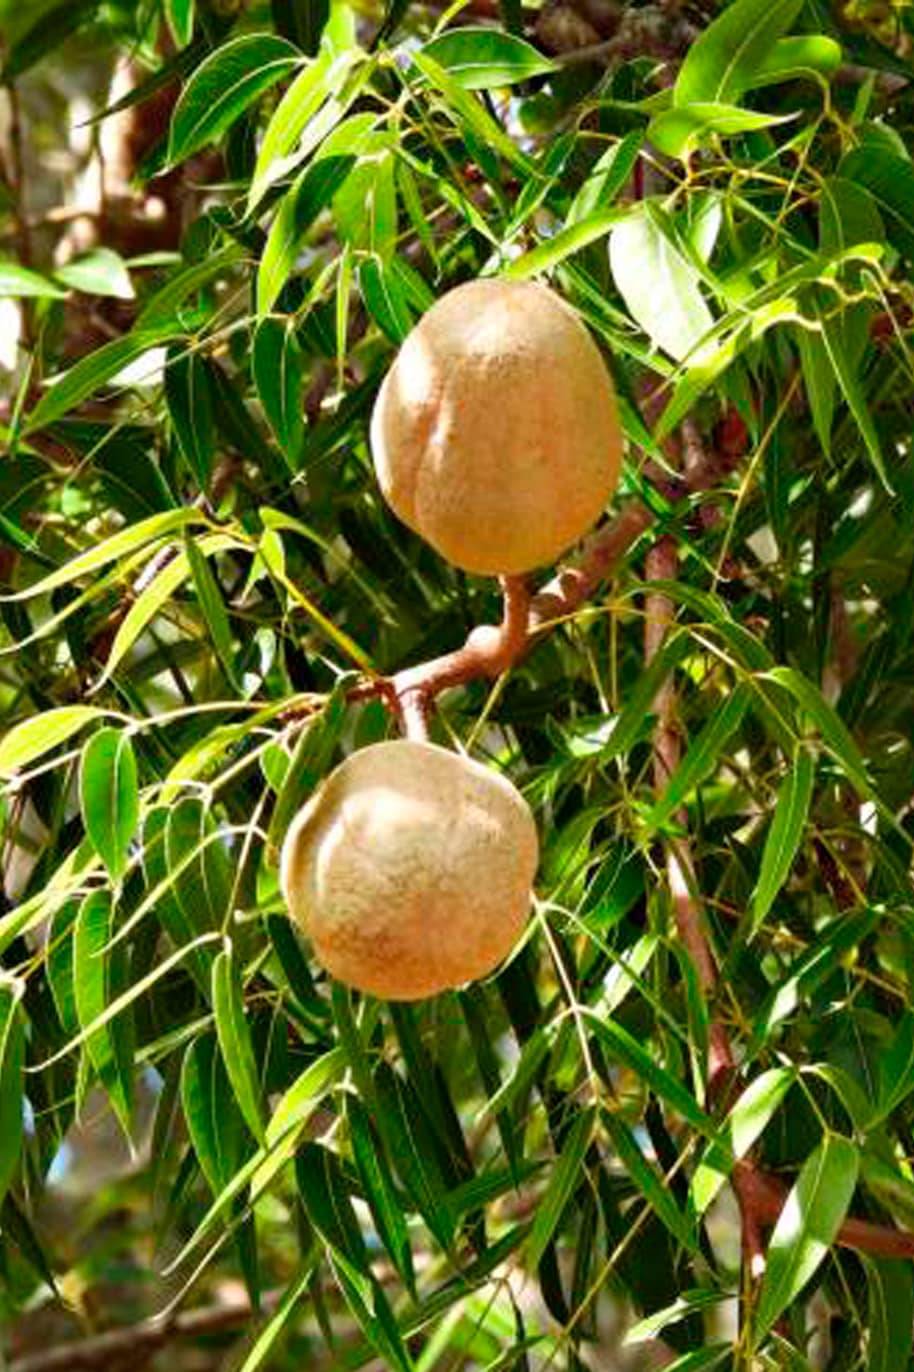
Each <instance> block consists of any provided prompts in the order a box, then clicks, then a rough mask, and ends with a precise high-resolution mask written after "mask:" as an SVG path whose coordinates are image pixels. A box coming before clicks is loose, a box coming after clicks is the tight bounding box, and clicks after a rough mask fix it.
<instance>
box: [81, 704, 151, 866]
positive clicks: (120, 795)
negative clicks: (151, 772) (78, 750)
mask: <svg viewBox="0 0 914 1372" xmlns="http://www.w3.org/2000/svg"><path fill="white" fill-rule="evenodd" d="M79 802H80V807H81V809H82V816H83V824H84V825H85V828H86V833H87V834H88V835H89V838H90V839H91V840H92V846H93V847H94V849H95V851H96V852H97V853H98V855H99V857H100V858H101V859H102V861H103V862H104V864H105V866H106V867H107V868H108V871H109V872H110V873H111V875H112V877H115V878H117V877H121V876H123V874H124V869H125V867H126V865H127V852H128V849H129V847H130V842H131V840H132V839H133V837H134V834H135V833H136V827H137V821H138V819H139V812H140V798H139V788H138V784H137V766H136V755H135V754H134V751H133V744H132V742H131V739H130V735H129V734H128V733H125V732H124V730H123V729H111V728H105V729H99V730H97V731H96V732H95V733H94V734H92V736H91V737H90V738H89V739H88V740H87V741H86V745H85V747H84V748H83V751H82V758H81V761H80V769H79Z"/></svg>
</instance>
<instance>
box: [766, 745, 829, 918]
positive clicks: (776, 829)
mask: <svg viewBox="0 0 914 1372" xmlns="http://www.w3.org/2000/svg"><path fill="white" fill-rule="evenodd" d="M815 776H816V764H815V761H814V759H813V757H812V754H811V753H810V752H809V751H808V749H806V748H798V749H797V751H796V753H795V754H794V757H793V759H792V763H791V766H790V768H789V769H788V771H787V775H786V776H785V777H784V780H783V781H782V782H781V786H780V789H779V791H778V799H777V804H776V806H775V810H774V818H773V819H772V821H771V828H770V829H769V831H768V837H767V838H766V839H765V847H764V849H763V851H762V862H761V867H760V869H759V877H758V882H757V883H756V887H755V892H754V894H753V898H752V932H753V933H755V932H756V931H757V930H758V929H759V927H760V926H761V925H762V924H763V923H764V921H765V919H766V918H767V915H768V912H769V910H770V909H771V907H772V905H773V904H774V901H775V898H776V897H777V894H778V892H779V891H780V889H781V887H782V886H783V885H784V882H785V881H786V880H787V877H788V875H789V874H790V869H791V867H792V866H793V862H794V859H795V857H796V855H797V853H798V851H799V848H800V844H801V843H802V841H803V830H804V828H805V826H806V819H807V816H808V814H809V803H810V801H811V799H812V791H813V785H814V783H815Z"/></svg>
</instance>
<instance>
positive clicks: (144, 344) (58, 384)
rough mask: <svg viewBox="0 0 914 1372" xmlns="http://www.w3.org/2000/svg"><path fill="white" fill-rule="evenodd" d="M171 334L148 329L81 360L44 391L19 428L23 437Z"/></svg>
mask: <svg viewBox="0 0 914 1372" xmlns="http://www.w3.org/2000/svg"><path fill="white" fill-rule="evenodd" d="M171 331H172V330H170V329H169V330H164V329H163V330H159V331H156V330H154V329H149V330H148V331H143V332H139V333H138V332H137V331H136V330H134V332H133V333H128V334H125V335H124V337H123V338H115V339H114V340H113V341H112V342H111V343H105V344H103V345H102V347H100V348H96V349H95V351H94V352H91V353H88V354H87V355H86V356H85V357H83V358H81V360H80V361H79V362H77V363H76V364H75V366H73V367H71V368H70V370H69V371H68V372H64V374H63V376H61V377H60V378H59V379H58V380H55V382H54V384H53V385H52V386H50V387H49V388H48V390H47V391H46V392H45V394H44V395H43V396H42V397H41V399H40V400H39V402H38V404H37V405H36V406H35V408H34V409H33V410H32V412H31V413H30V414H29V415H28V417H27V419H26V421H25V423H24V424H23V426H22V432H23V433H24V434H30V433H36V432H37V431H38V430H39V429H45V428H47V426H48V425H49V424H53V423H54V421H55V420H56V419H60V418H62V416H63V415H65V414H69V412H70V410H74V409H75V408H76V406H77V405H80V404H81V403H82V402H83V401H84V400H87V399H88V397H89V396H90V395H94V393H95V392H96V391H97V390H99V389H100V388H101V387H102V386H104V385H105V383H106V382H108V381H110V380H111V378H112V377H114V376H117V374H118V372H121V371H123V370H124V368H125V367H127V366H128V365H129V364H130V363H131V362H135V361H136V360H137V358H140V357H142V356H143V354H144V353H148V352H149V351H150V349H152V348H155V347H157V346H158V345H159V344H160V343H164V342H165V340H166V338H167V337H168V333H169V332H171Z"/></svg>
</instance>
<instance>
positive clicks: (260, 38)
mask: <svg viewBox="0 0 914 1372" xmlns="http://www.w3.org/2000/svg"><path fill="white" fill-rule="evenodd" d="M300 60H301V53H300V52H299V50H298V49H297V48H296V47H293V45H292V44H291V43H287V42H286V40H285V39H284V38H279V37H277V36H276V35H275V34H271V33H249V34H245V35H244V37H242V38H235V39H232V40H231V41H230V42H228V43H223V44H222V45H221V46H220V47H218V48H216V50H215V52H212V53H210V55H209V57H207V58H206V60H205V61H203V62H201V63H200V66H199V67H197V69H196V71H195V72H194V73H193V75H192V76H191V78H190V80H189V81H188V82H187V84H186V86H185V87H184V89H183V90H182V92H181V94H180V96H179V98H178V103H177V104H176V105H175V109H174V113H173V115H172V117H171V132H170V135H169V142H168V161H169V162H170V163H175V162H181V161H183V160H184V159H185V158H187V157H190V155H191V153H194V152H197V151H198V150H199V149H200V148H203V147H206V145H207V143H213V142H215V141H216V140H217V139H218V138H221V137H222V135H223V134H224V133H225V132H226V131H227V130H228V129H229V128H230V127H231V125H232V124H234V122H235V120H236V119H237V118H238V117H239V115H241V114H243V113H244V111H245V110H246V109H247V107H248V106H249V105H250V104H252V103H253V102H254V101H255V100H256V99H257V97H258V96H260V95H262V94H263V93H264V91H266V90H269V88H270V86H273V85H275V84H276V82H277V81H278V80H279V79H280V78H281V77H283V76H285V75H286V73H287V72H288V71H289V70H290V69H291V68H292V67H294V66H295V65H296V63H298V62H299V61H300Z"/></svg>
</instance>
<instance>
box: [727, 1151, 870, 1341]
mask: <svg viewBox="0 0 914 1372" xmlns="http://www.w3.org/2000/svg"><path fill="white" fill-rule="evenodd" d="M859 1166H860V1159H859V1156H858V1154H857V1149H856V1148H855V1147H854V1145H853V1144H852V1143H851V1142H850V1140H849V1139H845V1138H842V1137H840V1135H837V1134H826V1135H825V1136H824V1138H823V1139H822V1142H821V1143H820V1144H819V1146H818V1148H816V1149H815V1151H814V1152H813V1153H811V1154H810V1156H809V1157H808V1158H807V1159H806V1162H805V1163H804V1164H803V1168H802V1170H801V1172H800V1175H799V1177H798V1178H797V1181H796V1185H795V1186H794V1187H793V1189H792V1190H791V1192H790V1194H789V1195H788V1197H787V1199H786V1201H785V1202H784V1208H783V1210H782V1211H781V1215H780V1218H779V1219H778V1222H777V1224H776V1226H775V1229H774V1233H773V1234H772V1235H771V1242H770V1244H769V1246H768V1261H767V1266H766V1268H765V1276H764V1278H763V1280H762V1285H761V1289H760V1291H759V1296H758V1305H757V1306H756V1310H755V1318H754V1321H753V1336H754V1340H755V1343H756V1345H757V1344H758V1343H759V1341H760V1340H761V1339H762V1338H763V1336H764V1335H765V1334H766V1333H767V1331H768V1330H769V1329H770V1328H771V1326H772V1325H773V1324H774V1322H775V1320H776V1319H777V1318H778V1317H779V1315H781V1313H782V1312H783V1311H784V1310H786V1308H787V1306H788V1305H790V1304H791V1302H792V1301H794V1300H795V1299H796V1298H797V1296H798V1295H799V1294H800V1292H801V1291H802V1289H803V1287H804V1286H805V1285H806V1283H807V1282H808V1281H809V1279H810V1277H811V1276H812V1275H813V1273H814V1272H815V1271H816V1269H817V1267H818V1266H819V1264H820V1263H821V1262H822V1259H823V1258H824V1257H825V1255H826V1253H827V1252H828V1250H829V1248H830V1247H831V1245H832V1243H833V1242H834V1240H835V1235H836V1234H837V1232H838V1230H839V1228H840V1227H841V1223H842V1221H843V1219H844V1217H845V1215H846V1214H847V1210H848V1206H849V1205H850V1203H851V1198H852V1197H853V1194H854V1187H855V1186H856V1184H857V1172H858V1170H859Z"/></svg>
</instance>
